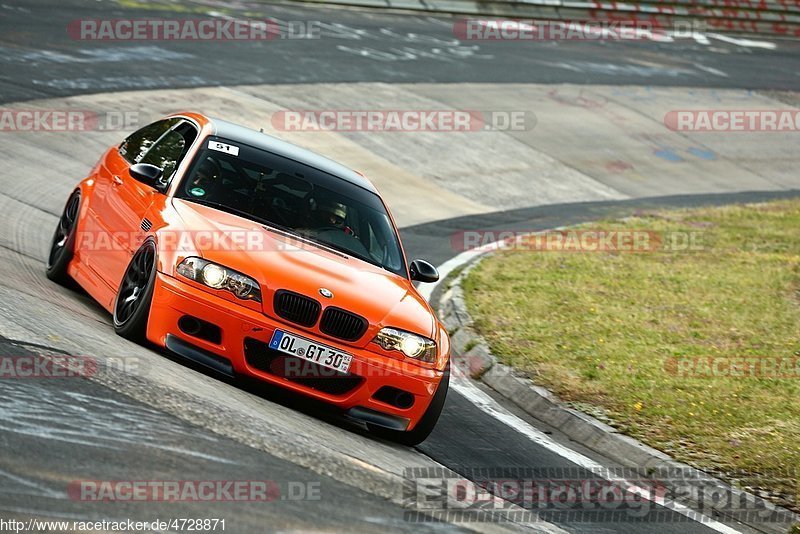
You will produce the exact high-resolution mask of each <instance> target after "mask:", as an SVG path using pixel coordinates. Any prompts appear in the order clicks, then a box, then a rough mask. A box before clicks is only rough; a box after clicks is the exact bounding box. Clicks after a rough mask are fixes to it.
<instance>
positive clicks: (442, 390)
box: [367, 369, 450, 446]
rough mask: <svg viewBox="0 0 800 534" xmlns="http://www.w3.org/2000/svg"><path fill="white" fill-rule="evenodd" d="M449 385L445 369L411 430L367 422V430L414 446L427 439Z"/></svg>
mask: <svg viewBox="0 0 800 534" xmlns="http://www.w3.org/2000/svg"><path fill="white" fill-rule="evenodd" d="M449 386H450V371H449V369H448V370H447V371H445V373H444V376H442V380H441V381H440V382H439V386H438V387H437V388H436V393H434V394H433V398H432V399H431V403H430V405H429V406H428V409H427V410H425V414H424V415H423V416H422V419H420V421H419V422H418V423H417V426H415V427H414V429H413V430H407V431H401V430H390V429H388V428H384V427H381V426H375V425H371V424H367V428H369V431H370V432H371V433H372V434H374V435H376V436H378V437H381V438H384V439H388V440H391V441H395V442H397V443H402V444H403V445H408V446H414V445H419V444H420V443H422V442H423V441H425V440H426V439H427V437H428V436H429V435H430V434H431V432H433V429H434V427H435V426H436V422H437V421H439V416H440V415H441V413H442V409H443V408H444V401H445V399H446V398H447V390H448V389H449Z"/></svg>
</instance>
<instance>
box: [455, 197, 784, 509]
mask: <svg viewBox="0 0 800 534" xmlns="http://www.w3.org/2000/svg"><path fill="white" fill-rule="evenodd" d="M584 228H587V229H589V228H593V229H602V230H608V229H629V230H648V231H654V232H686V233H690V232H694V233H695V235H696V236H699V238H700V241H699V242H700V243H702V247H701V249H700V250H695V251H674V250H672V251H667V250H658V251H655V252H649V253H625V252H614V253H607V252H531V251H510V252H505V253H498V254H495V255H493V256H492V257H489V258H487V259H485V260H484V261H482V262H481V263H480V264H479V265H478V266H477V267H476V268H475V269H473V270H472V271H471V272H470V273H469V275H468V276H467V277H466V279H465V280H464V283H463V287H464V290H465V296H466V300H467V305H468V306H469V309H470V312H471V313H472V315H473V317H474V319H475V323H476V324H475V327H476V329H477V330H478V331H479V332H480V333H481V334H482V335H483V336H484V337H485V338H486V339H487V341H488V342H489V345H490V347H491V349H492V351H493V352H494V354H495V355H496V356H497V357H498V359H499V360H500V361H502V362H503V363H506V364H508V365H511V366H513V367H515V368H517V369H519V370H521V371H523V372H524V373H526V374H527V375H528V376H531V377H532V378H533V380H534V381H535V382H536V383H537V384H540V385H543V386H545V387H547V388H548V389H550V390H551V391H553V392H555V393H556V394H557V395H558V396H560V397H561V398H562V399H564V400H565V401H567V402H570V403H574V404H575V405H589V406H592V407H594V408H595V411H596V412H601V413H602V414H604V415H605V417H604V419H607V420H610V421H612V422H613V424H614V425H615V426H616V427H617V428H620V429H621V430H623V431H624V432H626V433H628V434H630V435H631V436H634V437H636V438H638V439H640V440H642V441H643V442H645V443H647V444H649V445H651V446H653V447H656V448H658V449H660V450H663V451H665V452H667V453H669V454H670V455H672V456H673V457H675V458H677V459H679V460H682V461H685V462H687V463H689V464H691V465H694V466H696V467H699V468H701V469H706V470H712V471H714V472H717V473H718V474H721V475H723V476H726V475H727V477H728V478H729V479H735V480H738V481H740V482H741V483H742V484H743V485H744V486H745V487H747V488H749V489H752V490H754V491H758V492H759V493H769V495H770V497H771V498H773V499H774V500H775V501H777V502H779V503H781V504H783V505H785V506H789V507H791V508H793V509H795V510H798V503H800V501H798V499H799V498H800V497H798V484H799V482H798V479H797V474H796V473H795V472H794V471H795V470H798V469H800V374H798V375H797V376H796V378H791V377H789V378H774V377H769V378H765V377H744V376H730V375H728V374H725V373H719V374H715V375H714V376H710V377H694V376H688V377H687V376H679V375H678V374H677V373H676V370H675V367H674V365H673V364H671V363H670V362H674V360H675V359H676V358H694V357H703V358H706V357H713V358H724V359H736V358H753V357H768V358H775V359H778V358H780V359H787V358H789V359H795V361H796V359H797V358H798V357H800V200H789V201H778V202H770V203H764V204H753V205H744V206H727V207H719V208H703V209H692V210H679V211H669V212H666V211H664V212H652V213H643V214H640V215H639V216H637V217H633V218H630V219H626V220H624V221H600V222H597V223H593V224H591V225H588V226H585V227H584ZM716 361H722V360H716Z"/></svg>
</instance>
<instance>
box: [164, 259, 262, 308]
mask: <svg viewBox="0 0 800 534" xmlns="http://www.w3.org/2000/svg"><path fill="white" fill-rule="evenodd" d="M177 271H178V274H179V275H181V276H185V277H186V278H188V279H189V280H194V281H195V282H199V283H201V284H203V285H206V286H208V287H211V288H214V289H224V290H226V291H230V292H231V293H233V294H234V295H236V297H238V298H240V299H242V300H255V301H256V302H261V287H260V286H259V285H258V282H256V281H255V280H253V279H252V278H250V277H249V276H245V275H243V274H242V273H239V272H236V271H234V270H232V269H228V268H227V267H223V266H222V265H217V264H216V263H211V262H210V261H206V260H204V259H202V258H194V257H192V258H186V259H185V260H183V261H182V262H181V263H180V264H179V265H178V268H177Z"/></svg>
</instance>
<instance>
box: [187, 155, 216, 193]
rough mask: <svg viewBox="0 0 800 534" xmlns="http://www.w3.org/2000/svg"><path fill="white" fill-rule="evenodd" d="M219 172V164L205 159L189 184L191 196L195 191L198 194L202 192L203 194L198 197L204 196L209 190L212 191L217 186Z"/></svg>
mask: <svg viewBox="0 0 800 534" xmlns="http://www.w3.org/2000/svg"><path fill="white" fill-rule="evenodd" d="M220 170H221V169H220V166H219V164H218V163H217V162H216V161H214V160H213V159H212V158H206V159H205V160H204V161H203V162H202V163H200V165H199V166H198V167H197V170H196V171H195V173H194V177H193V178H192V180H191V182H190V183H189V189H190V191H191V192H192V194H195V190H198V192H199V190H202V191H203V193H202V194H201V195H200V196H204V195H205V194H207V193H208V192H209V190H211V189H214V188H215V187H216V186H217V185H218V184H219V177H220Z"/></svg>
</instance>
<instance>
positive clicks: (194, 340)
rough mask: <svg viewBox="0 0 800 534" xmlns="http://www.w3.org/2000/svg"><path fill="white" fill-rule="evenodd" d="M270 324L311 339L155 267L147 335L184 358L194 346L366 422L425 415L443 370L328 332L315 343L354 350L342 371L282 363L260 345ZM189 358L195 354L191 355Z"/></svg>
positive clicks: (217, 363)
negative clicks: (212, 336) (399, 397)
mask: <svg viewBox="0 0 800 534" xmlns="http://www.w3.org/2000/svg"><path fill="white" fill-rule="evenodd" d="M185 316H191V317H193V318H196V319H200V320H201V321H206V322H208V323H211V324H212V325H216V326H218V327H219V329H220V333H221V336H219V338H218V339H217V340H218V341H219V342H212V341H209V340H207V339H203V337H198V336H195V335H190V334H188V333H186V331H184V330H182V329H181V327H179V326H178V323H179V321H181V318H183V317H185ZM276 328H280V329H281V330H284V331H288V332H292V333H295V334H297V335H300V336H303V337H306V338H310V339H312V340H313V339H314V336H313V334H310V333H309V332H307V331H305V330H303V328H302V327H300V326H298V325H294V324H292V323H288V322H287V323H284V322H282V321H279V320H276V319H273V318H271V317H267V316H266V315H264V314H263V313H261V312H260V311H257V310H254V309H250V308H247V307H245V306H241V305H238V304H236V303H232V302H231V301H229V300H226V299H223V298H220V297H218V296H216V295H214V294H212V293H210V292H208V291H205V290H203V289H200V288H197V287H195V286H193V285H191V284H189V283H187V282H184V281H182V280H179V279H177V278H173V277H171V276H168V275H165V274H163V273H157V277H156V281H155V289H154V293H153V302H152V306H151V309H150V319H149V321H148V325H147V338H148V339H149V340H150V341H152V342H153V343H156V344H158V345H160V346H164V347H167V348H170V349H171V350H173V351H175V352H178V353H179V354H183V355H184V356H189V357H192V356H193V355H192V354H188V352H187V350H188V351H195V353H194V356H198V355H200V356H204V357H205V361H202V360H201V363H205V364H206V365H209V366H210V367H214V368H216V369H217V370H219V371H223V372H225V371H226V369H230V370H232V373H229V374H238V375H246V376H250V377H254V378H257V379H259V380H263V381H265V382H269V383H272V384H277V385H280V386H282V387H285V388H287V389H290V390H292V391H295V392H298V393H301V394H304V395H307V396H310V397H313V398H315V399H319V400H322V401H325V402H327V403H330V404H333V405H335V406H337V407H338V408H341V409H342V410H345V411H349V412H350V414H351V415H352V416H353V417H355V418H358V419H362V420H370V422H373V423H375V422H376V421H377V422H378V424H381V423H380V421H381V420H382V418H381V417H380V416H375V413H377V414H379V415H381V414H382V415H386V416H389V418H388V419H386V420H387V421H389V420H391V422H389V423H387V424H386V425H383V426H390V427H393V428H395V429H402V427H403V426H405V429H406V430H411V429H412V428H414V426H415V425H416V424H417V422H418V421H419V420H420V418H421V417H422V415H423V414H424V413H425V410H426V409H427V408H428V405H429V404H430V401H431V397H432V396H433V394H434V393H435V391H436V387H437V386H438V385H439V381H440V380H441V379H442V375H443V372H442V371H437V370H434V369H427V368H424V367H420V366H417V365H414V364H412V363H409V362H407V361H403V360H398V359H394V358H389V357H386V356H383V355H381V354H377V353H373V352H371V351H368V350H365V349H363V348H358V347H354V346H352V345H348V344H346V343H337V342H335V341H332V340H330V339H327V338H326V339H324V340H323V339H320V340H317V341H319V342H320V343H324V344H325V345H329V346H333V347H335V348H337V349H339V350H342V351H345V352H348V353H350V354H352V355H353V362H352V364H351V366H350V372H349V373H348V375H340V374H339V373H333V372H331V371H329V370H327V369H324V368H321V369H317V368H316V367H317V366H315V365H314V364H310V363H308V362H305V361H302V362H297V361H290V362H287V358H286V356H285V355H283V354H280V353H277V352H276V351H272V350H271V349H269V348H268V347H267V344H268V343H269V340H270V339H271V337H272V334H273V332H274V331H275V329H276ZM205 337H208V336H205ZM217 340H214V341H217ZM186 347H189V348H188V349H186ZM192 359H195V360H197V358H195V357H192ZM289 359H296V358H293V357H289ZM298 364H299V365H298ZM287 369H288V370H289V372H287ZM320 371H321V372H320ZM307 375H308V376H307ZM392 388H394V389H396V390H399V391H402V392H405V393H407V394H410V395H411V396H413V403H412V404H411V406H410V407H407V408H400V407H398V406H394V405H392V404H390V403H389V402H388V401H386V400H385V399H386V394H385V392H387V391H394V389H392ZM376 394H377V398H376ZM404 398H405V399H410V398H411V397H408V396H406V397H404ZM359 414H372V415H373V416H374V417H360V416H359Z"/></svg>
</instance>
